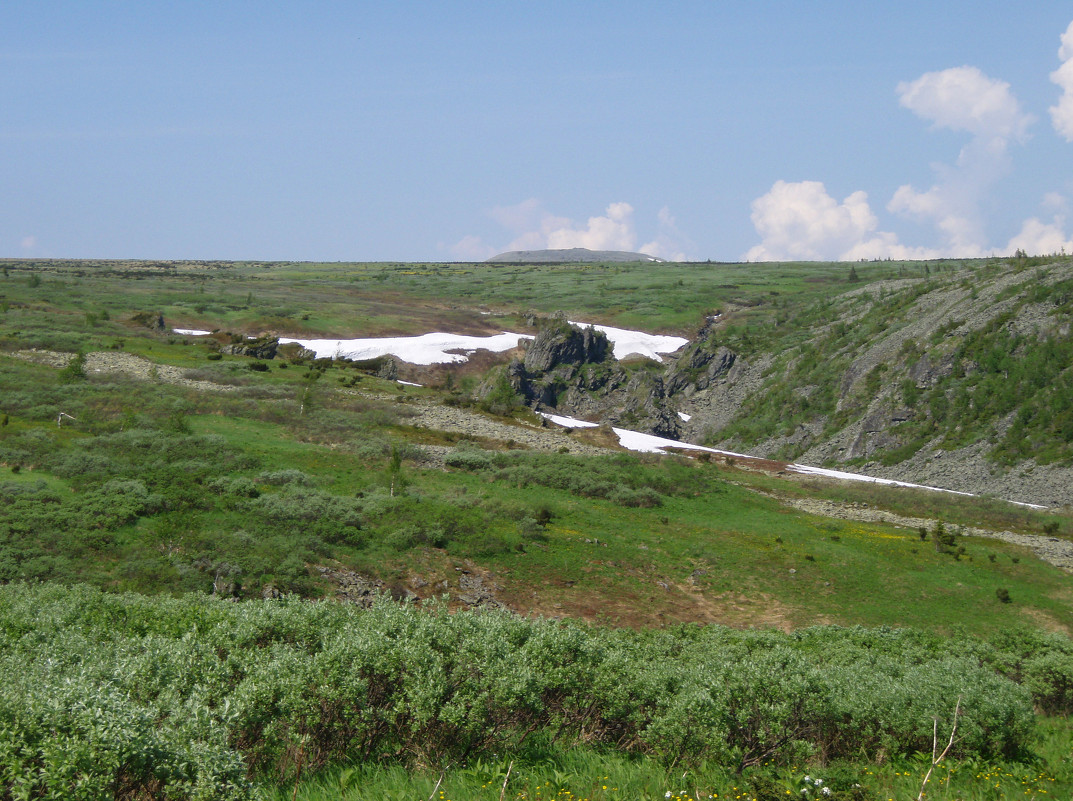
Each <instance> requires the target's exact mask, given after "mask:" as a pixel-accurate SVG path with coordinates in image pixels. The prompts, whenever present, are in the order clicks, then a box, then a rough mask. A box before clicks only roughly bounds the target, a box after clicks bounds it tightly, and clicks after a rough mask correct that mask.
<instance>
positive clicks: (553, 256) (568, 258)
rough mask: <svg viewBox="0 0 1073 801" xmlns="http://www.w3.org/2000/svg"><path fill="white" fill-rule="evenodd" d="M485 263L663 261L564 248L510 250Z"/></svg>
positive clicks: (620, 252) (624, 253) (619, 252)
mask: <svg viewBox="0 0 1073 801" xmlns="http://www.w3.org/2000/svg"><path fill="white" fill-rule="evenodd" d="M487 261H488V262H491V263H500V264H575V263H577V262H604V261H629V262H635V261H663V259H657V258H656V257H655V256H649V255H648V254H647V253H632V252H630V251H628V250H589V249H588V248H564V249H562V250H512V251H510V252H508V253H500V254H499V255H498V256H492V258H490V259H487Z"/></svg>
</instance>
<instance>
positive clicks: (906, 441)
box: [510, 258, 1073, 505]
mask: <svg viewBox="0 0 1073 801" xmlns="http://www.w3.org/2000/svg"><path fill="white" fill-rule="evenodd" d="M933 266H934V269H933V268H932V267H933ZM921 267H922V269H921V273H922V274H921V275H916V276H906V277H904V278H900V279H895V280H887V281H883V282H878V283H872V284H868V285H866V286H859V287H858V286H854V285H853V284H852V283H847V285H846V290H845V291H844V292H842V293H841V294H836V295H834V296H829V297H827V298H825V299H823V300H818V301H815V300H814V301H811V302H809V303H795V302H793V301H792V300H783V299H781V298H780V297H779V296H778V295H777V293H772V296H771V299H770V300H765V301H763V302H761V303H759V304H757V303H755V302H754V303H751V304H750V305H748V306H744V305H743V306H737V305H734V304H730V305H728V306H727V307H726V308H724V309H722V310H721V313H720V314H718V315H713V316H712V317H711V318H709V319H708V320H706V321H705V323H704V325H703V326H702V327H701V328H700V330H698V331H697V333H696V335H695V336H694V337H693V338H692V342H691V344H690V345H688V346H687V347H686V348H685V349H683V351H682V352H680V353H679V354H678V355H677V358H676V359H675V360H673V361H672V362H670V363H668V364H666V365H657V364H655V363H651V362H650V363H644V364H633V365H621V364H618V363H616V362H614V361H613V360H611V359H609V358H608V356H607V353H606V347H601V346H600V343H599V341H598V335H595V334H593V332H581V331H579V330H576V329H574V330H571V328H570V326H568V325H567V324H565V323H563V322H561V321H560V322H557V323H555V324H554V325H549V326H548V327H547V329H546V330H545V331H544V332H542V334H541V336H540V337H538V338H537V340H536V341H535V342H534V343H533V345H532V346H531V349H530V352H529V354H528V355H527V356H526V358H525V360H524V362H523V363H515V364H514V365H512V366H511V368H510V375H511V381H512V384H513V385H514V387H515V389H516V390H517V391H519V392H521V393H522V394H523V395H524V396H525V397H526V398H527V400H528V402H529V403H530V404H531V405H533V406H534V407H537V408H540V409H546V410H554V411H556V412H558V413H560V414H568V415H575V416H580V417H586V418H588V419H594V420H595V419H601V420H606V421H609V422H612V423H614V424H617V425H623V426H627V427H632V428H638V429H641V430H647V431H651V432H652V433H657V434H660V435H663V436H671V437H675V438H680V439H683V440H688V441H690V442H697V443H703V444H706V445H712V446H716V447H726V448H729V449H734V450H743V451H747V452H751V453H755V454H757V455H762V456H768V457H772V458H777V459H787V460H790V459H794V460H798V461H802V462H807V463H812V464H822V465H828V466H838V467H846V468H849V469H853V470H856V471H859V472H865V473H869V474H872V475H878V476H883V477H889V478H897V479H902V480H907V481H913V482H917V483H924V484H932V485H937V486H943V487H947V488H951V489H958V490H965V491H970V492H976V493H993V494H995V495H999V496H1002V497H1006V498H1011V499H1015V500H1023V501H1031V502H1037V503H1045V504H1055V505H1063V504H1070V503H1073V469H1071V464H1073V338H1071V336H1070V323H1071V320H1073V263H1071V261H1070V260H1069V259H1068V258H1062V259H1056V260H1027V259H1022V260H1020V262H1019V263H1005V262H1002V263H999V262H994V263H987V264H983V263H980V264H977V265H974V266H972V267H962V266H961V265H960V264H946V263H939V264H938V265H928V266H924V265H921ZM687 417H688V420H686V419H685V418H687Z"/></svg>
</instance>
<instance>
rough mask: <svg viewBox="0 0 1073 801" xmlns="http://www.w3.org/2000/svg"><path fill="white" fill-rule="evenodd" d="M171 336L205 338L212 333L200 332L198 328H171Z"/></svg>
mask: <svg viewBox="0 0 1073 801" xmlns="http://www.w3.org/2000/svg"><path fill="white" fill-rule="evenodd" d="M171 331H172V333H173V334H180V335H181V336H184V337H207V336H208V335H209V334H211V333H212V331H202V330H201V329H200V328H173V329H171Z"/></svg>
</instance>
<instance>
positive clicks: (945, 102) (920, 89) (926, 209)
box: [887, 67, 1034, 256]
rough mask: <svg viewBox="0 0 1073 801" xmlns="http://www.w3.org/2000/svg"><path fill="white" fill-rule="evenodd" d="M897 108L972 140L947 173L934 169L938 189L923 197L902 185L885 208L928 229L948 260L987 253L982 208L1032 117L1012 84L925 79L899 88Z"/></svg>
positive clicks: (965, 77) (978, 77)
mask: <svg viewBox="0 0 1073 801" xmlns="http://www.w3.org/2000/svg"><path fill="white" fill-rule="evenodd" d="M897 91H898V96H899V102H900V103H901V104H902V105H903V106H904V107H905V108H907V109H909V110H910V111H912V112H913V113H914V114H916V115H917V116H918V117H921V118H922V119H925V120H929V121H930V122H932V123H933V124H934V125H935V127H937V128H948V129H950V130H954V131H966V132H968V133H970V134H972V139H971V140H970V141H969V142H968V144H966V145H965V146H964V147H963V148H962V149H961V152H960V153H959V154H958V159H957V163H956V165H955V166H953V167H950V166H947V165H943V164H939V165H935V167H934V169H935V171H936V173H937V181H936V183H935V184H934V185H933V186H932V187H931V188H930V189H928V190H926V191H918V190H916V189H914V188H913V187H912V186H909V185H908V184H906V185H904V186H901V187H899V188H898V189H897V191H895V193H894V195H893V197H892V198H891V200H890V203H889V204H888V205H887V209H888V210H889V211H891V212H894V213H896V214H903V215H906V216H908V217H912V218H916V219H918V220H921V221H924V222H931V223H932V224H933V225H934V226H935V227H936V229H937V230H938V231H939V233H940V234H941V235H942V237H943V244H942V246H941V248H940V250H941V251H942V254H943V255H946V256H978V255H983V254H984V253H986V252H987V251H988V248H987V246H986V237H985V233H984V220H983V215H982V214H981V212H980V201H981V199H982V198H983V197H984V196H985V194H986V193H987V190H988V187H989V186H990V185H991V184H992V183H994V182H995V181H996V180H997V179H998V178H999V177H1001V176H1002V175H1003V174H1004V173H1005V172H1006V171H1007V170H1008V169H1009V159H1008V156H1007V153H1006V151H1007V146H1008V144H1009V142H1010V141H1011V140H1016V141H1023V140H1024V139H1025V138H1026V136H1027V133H1028V128H1029V126H1030V125H1031V124H1032V122H1033V120H1034V118H1033V117H1032V115H1031V114H1026V113H1025V112H1023V111H1022V110H1021V106H1020V104H1019V103H1018V102H1017V99H1016V98H1015V97H1014V96H1013V94H1012V93H1011V92H1010V85H1009V84H1008V83H1005V82H1003V81H997V80H994V79H992V78H989V77H987V76H986V75H985V74H984V73H983V72H981V71H980V70H978V69H977V68H976V67H953V68H951V69H947V70H942V71H941V72H929V73H926V74H925V75H922V76H921V77H920V78H918V79H917V80H915V81H909V82H902V83H900V84H898V89H897Z"/></svg>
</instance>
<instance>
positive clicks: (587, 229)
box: [447, 198, 688, 260]
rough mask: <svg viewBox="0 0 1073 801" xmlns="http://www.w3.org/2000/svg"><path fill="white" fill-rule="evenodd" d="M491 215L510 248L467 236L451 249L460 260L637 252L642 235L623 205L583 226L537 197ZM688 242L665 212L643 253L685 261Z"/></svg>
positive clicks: (613, 206)
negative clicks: (521, 253)
mask: <svg viewBox="0 0 1073 801" xmlns="http://www.w3.org/2000/svg"><path fill="white" fill-rule="evenodd" d="M488 216H489V217H491V218H492V219H493V220H495V221H496V222H497V223H499V224H500V225H501V226H502V227H503V228H505V229H506V230H507V231H508V232H509V234H510V235H511V237H512V238H511V240H510V242H509V243H508V244H507V245H506V246H504V247H501V248H494V247H491V246H490V245H488V244H487V243H486V242H485V241H484V240H482V239H481V238H480V237H477V236H466V237H463V238H462V239H461V240H459V241H458V242H456V243H455V244H454V245H451V246H449V247H448V248H447V250H449V251H450V252H451V253H452V254H453V255H454V256H455V257H456V258H458V259H463V260H476V259H486V258H488V257H489V256H492V255H495V254H496V253H499V252H502V251H510V250H542V249H544V248H551V249H555V250H560V249H568V248H588V249H589V250H636V249H638V248H637V241H638V239H639V236H638V234H637V226H636V223H635V221H634V209H633V206H631V205H630V204H629V203H625V202H621V201H619V202H615V203H611V204H609V205H608V206H607V208H606V210H605V211H604V213H603V214H601V215H596V216H593V217H589V218H588V220H586V221H585V222H584V223H576V222H575V221H573V220H571V219H570V218H568V217H562V216H559V215H556V214H552V213H550V212H549V211H547V209H545V208H544V206H543V204H542V203H541V202H540V201H539V200H537V199H535V198H530V199H528V200H524V201H522V202H521V203H518V204H516V205H513V206H496V207H495V208H493V209H491V210H489V212H488ZM683 243H688V240H687V239H686V238H685V237H684V236H683V235H682V233H681V232H680V231H679V230H678V227H677V225H676V224H675V221H674V217H673V216H672V215H671V212H670V210H669V209H667V208H663V209H661V210H660V212H659V214H658V216H657V234H656V237H655V239H653V240H652V241H650V242H648V243H646V244H644V245H642V246H641V247H640V249H639V250H640V251H641V252H643V253H647V254H648V255H650V256H656V257H658V258H662V259H668V260H684V259H685V258H686V255H685V250H684V246H683Z"/></svg>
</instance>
